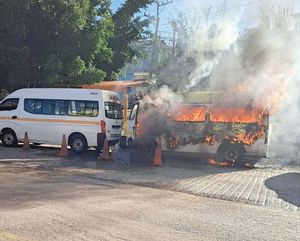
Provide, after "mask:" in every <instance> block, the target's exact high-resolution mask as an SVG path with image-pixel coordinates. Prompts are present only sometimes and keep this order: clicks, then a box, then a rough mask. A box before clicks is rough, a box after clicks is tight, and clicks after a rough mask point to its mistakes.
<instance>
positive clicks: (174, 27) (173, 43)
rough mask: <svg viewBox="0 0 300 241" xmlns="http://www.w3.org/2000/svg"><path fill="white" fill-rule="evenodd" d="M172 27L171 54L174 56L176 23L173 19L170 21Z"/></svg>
mask: <svg viewBox="0 0 300 241" xmlns="http://www.w3.org/2000/svg"><path fill="white" fill-rule="evenodd" d="M171 24H172V27H173V39H172V54H173V56H176V32H177V23H176V21H175V20H173V21H172V22H171Z"/></svg>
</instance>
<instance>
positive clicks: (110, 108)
mask: <svg viewBox="0 0 300 241" xmlns="http://www.w3.org/2000/svg"><path fill="white" fill-rule="evenodd" d="M105 117H106V118H108V119H115V120H122V119H123V109H122V105H121V104H119V103H114V102H105Z"/></svg>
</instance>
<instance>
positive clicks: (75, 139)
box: [69, 134, 88, 154]
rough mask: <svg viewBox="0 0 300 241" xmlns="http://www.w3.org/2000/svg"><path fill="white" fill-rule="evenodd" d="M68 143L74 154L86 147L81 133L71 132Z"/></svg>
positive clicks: (79, 152)
mask: <svg viewBox="0 0 300 241" xmlns="http://www.w3.org/2000/svg"><path fill="white" fill-rule="evenodd" d="M69 145H70V147H71V150H72V151H73V152H74V153H75V154H81V153H83V152H85V151H87V149H88V145H87V141H86V138H85V137H84V136H83V135H81V134H73V135H72V136H71V137H70V141H69Z"/></svg>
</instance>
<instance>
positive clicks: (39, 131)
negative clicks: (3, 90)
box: [0, 89, 123, 153]
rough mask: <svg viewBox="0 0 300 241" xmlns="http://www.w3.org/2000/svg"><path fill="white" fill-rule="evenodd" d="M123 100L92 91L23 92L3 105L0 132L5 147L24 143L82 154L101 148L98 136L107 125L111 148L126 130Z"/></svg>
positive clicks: (108, 94)
mask: <svg viewBox="0 0 300 241" xmlns="http://www.w3.org/2000/svg"><path fill="white" fill-rule="evenodd" d="M122 118H123V114H122V106H121V104H120V99H119V96H118V95H117V94H116V93H114V92H110V91H102V90H89V89H20V90H17V91H15V92H14V93H12V94H10V95H9V96H7V97H6V98H5V99H4V100H3V101H2V102H1V103H0V132H1V140H2V143H3V145H4V146H8V147H10V146H14V145H16V144H17V143H18V142H19V141H20V142H22V141H23V140H24V136H25V132H27V133H28V135H29V140H30V142H31V143H36V144H52V145H60V144H61V143H62V137H63V135H66V138H67V142H68V145H69V146H70V147H71V149H72V150H73V151H74V152H77V153H80V152H84V151H86V150H87V149H88V147H96V146H99V145H98V143H99V141H98V137H97V136H98V133H100V132H101V126H100V123H101V122H102V124H103V123H104V122H105V124H106V136H107V139H108V141H109V143H110V144H115V143H117V142H118V141H119V139H120V135H121V127H122Z"/></svg>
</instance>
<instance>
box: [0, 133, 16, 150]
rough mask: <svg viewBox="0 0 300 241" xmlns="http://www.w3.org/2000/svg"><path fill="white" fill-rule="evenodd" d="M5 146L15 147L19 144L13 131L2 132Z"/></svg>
mask: <svg viewBox="0 0 300 241" xmlns="http://www.w3.org/2000/svg"><path fill="white" fill-rule="evenodd" d="M1 141H2V144H3V146H6V147H14V146H16V145H17V144H18V139H17V136H16V133H15V132H14V131H13V130H10V129H7V130H3V131H2V138H1Z"/></svg>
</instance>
